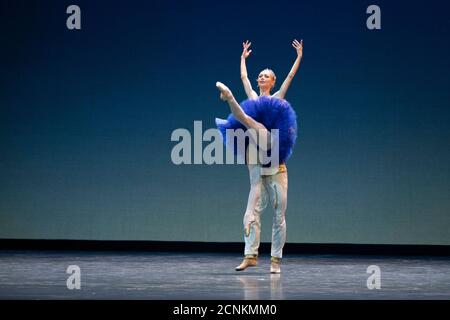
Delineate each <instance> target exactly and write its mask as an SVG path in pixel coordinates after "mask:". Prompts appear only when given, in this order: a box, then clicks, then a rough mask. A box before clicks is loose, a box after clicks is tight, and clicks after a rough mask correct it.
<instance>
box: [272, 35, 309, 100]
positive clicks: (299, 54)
mask: <svg viewBox="0 0 450 320" xmlns="http://www.w3.org/2000/svg"><path fill="white" fill-rule="evenodd" d="M292 46H293V47H294V48H295V50H296V51H297V59H295V62H294V65H293V66H292V68H291V71H289V74H288V76H287V77H286V79H285V80H284V81H283V84H282V85H281V87H280V90H278V91H277V92H276V93H275V94H274V95H273V96H274V97H277V98H280V99H284V97H285V96H286V93H287V90H288V89H289V86H290V85H291V81H292V79H293V78H294V76H295V74H296V73H297V70H298V67H299V66H300V61H301V60H302V57H303V40H300V42H298V41H297V40H294V41H292Z"/></svg>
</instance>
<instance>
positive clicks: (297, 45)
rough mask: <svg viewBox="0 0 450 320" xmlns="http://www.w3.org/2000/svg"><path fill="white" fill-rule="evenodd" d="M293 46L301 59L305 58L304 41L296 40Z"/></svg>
mask: <svg viewBox="0 0 450 320" xmlns="http://www.w3.org/2000/svg"><path fill="white" fill-rule="evenodd" d="M292 46H293V47H294V48H295V50H297V55H298V56H299V57H302V56H303V40H300V42H298V41H297V39H294V41H292Z"/></svg>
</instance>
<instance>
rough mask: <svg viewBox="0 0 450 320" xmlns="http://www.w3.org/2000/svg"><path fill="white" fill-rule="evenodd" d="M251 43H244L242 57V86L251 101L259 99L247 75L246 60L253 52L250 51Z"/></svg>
mask: <svg viewBox="0 0 450 320" xmlns="http://www.w3.org/2000/svg"><path fill="white" fill-rule="evenodd" d="M251 44H252V43H251V42H248V40H247V41H246V42H244V43H242V47H243V50H242V55H241V80H242V84H243V85H244V90H245V93H246V94H247V97H248V98H249V99H257V98H258V95H257V94H256V92H255V91H254V90H253V89H252V84H251V83H250V80H248V74H247V66H246V65H245V59H247V58H248V56H249V55H250V53H251V52H252V50H248V49H249V48H250V46H251Z"/></svg>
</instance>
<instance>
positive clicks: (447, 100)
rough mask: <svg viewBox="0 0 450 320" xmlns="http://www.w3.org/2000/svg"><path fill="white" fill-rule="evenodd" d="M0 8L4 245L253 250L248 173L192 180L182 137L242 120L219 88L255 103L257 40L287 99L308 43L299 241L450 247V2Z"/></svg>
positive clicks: (293, 228)
mask: <svg viewBox="0 0 450 320" xmlns="http://www.w3.org/2000/svg"><path fill="white" fill-rule="evenodd" d="M0 3H1V5H0V9H1V19H0V26H1V27H0V34H1V43H2V44H1V50H0V58H1V59H0V80H1V83H0V150H1V154H0V238H3V239H91V240H165V241H205V242H209V241H212V242H240V241H242V240H243V233H242V217H243V214H244V210H245V206H246V201H247V195H248V191H249V179H248V173H247V169H246V167H245V166H243V165H207V164H197V165H175V164H173V163H172V161H171V151H172V148H173V147H174V146H175V145H176V144H177V142H173V141H171V134H172V132H173V131H174V130H175V129H177V128H186V129H188V130H189V131H190V132H191V133H193V132H194V121H202V129H203V130H206V129H208V128H213V127H214V118H215V117H222V118H224V117H226V116H227V115H228V113H229V109H228V107H227V105H226V104H225V103H224V102H222V101H220V100H219V94H218V91H217V89H216V88H215V82H216V81H218V80H220V81H222V82H224V83H226V84H227V85H228V86H229V87H230V88H231V89H232V90H233V91H234V93H235V96H236V97H237V98H238V100H243V99H244V98H245V93H244V90H243V88H242V84H241V81H240V74H239V61H240V54H241V51H242V42H243V41H244V40H247V39H248V40H250V41H251V42H252V49H253V52H252V54H251V56H250V57H249V58H248V60H247V67H248V71H249V77H250V79H251V81H252V84H253V86H256V81H255V79H256V76H257V75H258V73H259V72H260V71H261V70H262V69H264V68H266V67H268V68H271V69H273V70H274V71H275V73H276V74H277V76H278V79H279V81H278V86H279V85H280V83H281V81H282V79H283V78H284V77H285V76H286V75H287V73H288V72H289V69H290V67H291V65H292V63H293V62H294V60H295V57H296V52H295V50H294V49H293V48H292V47H291V42H292V40H293V39H294V38H297V39H303V40H304V54H303V60H302V63H301V66H300V69H299V72H298V73H297V75H296V77H295V78H294V80H293V82H292V85H291V87H290V90H289V92H288V94H287V96H286V99H287V100H288V101H289V102H290V103H291V104H292V106H293V107H294V108H295V110H296V112H297V115H298V122H299V136H298V141H297V145H296V148H295V150H294V153H293V156H292V157H291V158H290V159H289V162H288V172H289V193H288V199H289V200H288V209H287V232H288V239H287V240H288V242H291V243H364V244H368V243H370V244H440V245H450V232H449V230H450V198H449V195H450V169H449V163H450V148H449V141H450V126H449V123H450V90H449V80H450V79H449V77H450V59H449V57H450V50H449V49H450V41H449V39H450V36H449V35H450V33H449V31H450V30H449V28H450V22H449V21H450V20H449V19H448V16H449V14H450V7H449V5H448V4H447V2H446V1H436V0H430V1H349V0H345V1H323V0H308V1H288V2H287V1H222V2H217V1H198V0H191V1H166V0H164V1H163V0H161V1H131V0H130V1H104V0H102V1H100V0H98V1H85V0H76V1H59V0H58V1H56V0H55V1H49V0H45V1H24V0H18V1H12V0H1V2H0ZM71 4H76V5H78V6H79V8H80V9H81V29H80V30H69V29H68V28H67V27H66V20H67V18H68V17H69V16H70V14H67V13H66V9H67V7H68V6H69V5H71ZM371 4H376V5H378V6H379V7H380V9H381V29H380V30H369V29H368V28H367V27H366V20H367V18H368V17H369V16H370V14H367V13H366V9H367V7H368V6H369V5H371ZM207 144H208V143H207V142H205V143H204V144H203V146H204V147H205V146H206V145H207ZM271 223H272V212H271V211H270V210H267V211H266V212H264V214H263V231H262V232H263V241H267V242H268V241H270V237H271V235H270V231H271V230H270V228H271Z"/></svg>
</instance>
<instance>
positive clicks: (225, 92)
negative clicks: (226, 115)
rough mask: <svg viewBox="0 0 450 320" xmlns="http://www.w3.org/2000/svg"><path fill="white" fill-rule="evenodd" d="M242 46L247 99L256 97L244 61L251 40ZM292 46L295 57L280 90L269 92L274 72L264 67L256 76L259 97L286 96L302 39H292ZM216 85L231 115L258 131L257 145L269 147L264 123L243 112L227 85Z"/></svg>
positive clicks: (248, 127)
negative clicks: (295, 52)
mask: <svg viewBox="0 0 450 320" xmlns="http://www.w3.org/2000/svg"><path fill="white" fill-rule="evenodd" d="M242 46H243V50H242V55H241V79H242V84H243V85H244V89H245V93H246V94H247V97H248V98H249V99H257V98H258V94H257V93H256V92H255V91H254V90H253V89H252V85H251V83H250V80H249V79H248V75H247V66H246V63H245V60H246V59H247V58H248V57H249V56H250V53H251V52H252V50H249V48H250V46H251V42H248V41H246V42H244V43H243V44H242ZM292 46H293V47H294V48H295V50H296V51H297V58H296V59H295V62H294V65H293V66H292V68H291V70H290V71H289V74H288V75H287V77H286V79H285V80H284V81H283V84H282V85H281V87H280V90H278V91H277V92H275V93H274V94H273V95H271V94H270V92H271V90H272V89H273V87H274V86H275V74H274V73H273V71H271V70H268V69H265V70H263V71H261V72H260V73H259V75H258V78H257V82H258V88H259V97H261V96H272V97H274V98H279V99H284V97H285V96H286V93H287V90H288V89H289V86H290V85H291V82H292V79H293V78H294V76H295V74H296V73H297V70H298V67H299V66H300V61H301V60H302V57H303V40H301V41H300V42H299V41H297V40H294V41H293V42H292ZM216 86H217V88H218V89H219V90H220V98H221V99H222V100H224V101H227V102H228V105H229V106H230V109H231V112H232V113H233V116H234V117H235V118H236V120H238V121H239V122H240V123H242V124H243V125H244V126H245V127H246V128H247V129H254V130H255V132H258V134H259V137H258V138H259V139H257V137H254V140H255V141H258V145H259V147H261V148H262V149H263V150H267V149H270V133H269V131H267V129H266V127H264V125H262V124H261V123H259V122H258V121H256V120H254V119H253V118H252V117H249V116H248V115H246V114H245V113H244V111H243V110H242V108H241V106H240V105H239V103H238V102H237V101H236V99H235V98H234V96H233V93H232V92H231V90H230V89H229V88H228V87H227V86H225V85H224V84H223V83H221V82H217V83H216Z"/></svg>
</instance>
